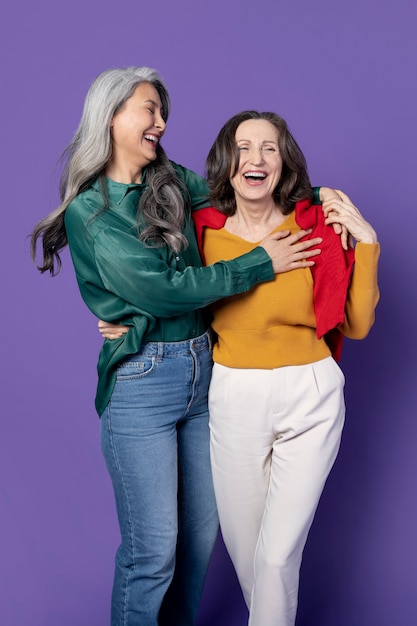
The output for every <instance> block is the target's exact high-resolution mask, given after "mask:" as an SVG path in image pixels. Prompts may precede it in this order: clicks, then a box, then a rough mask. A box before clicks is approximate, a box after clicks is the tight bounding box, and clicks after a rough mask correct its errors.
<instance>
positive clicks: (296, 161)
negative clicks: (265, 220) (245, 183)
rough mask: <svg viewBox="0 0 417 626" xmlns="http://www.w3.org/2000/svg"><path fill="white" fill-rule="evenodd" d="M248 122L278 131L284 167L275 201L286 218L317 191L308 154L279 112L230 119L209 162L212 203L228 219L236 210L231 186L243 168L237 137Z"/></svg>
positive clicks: (247, 114)
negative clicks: (265, 122) (258, 121)
mask: <svg viewBox="0 0 417 626" xmlns="http://www.w3.org/2000/svg"><path fill="white" fill-rule="evenodd" d="M247 120H266V121H267V122H270V123H271V124H272V125H273V126H275V128H276V130H277V133H278V146H279V152H280V155H281V158H282V161H283V166H282V174H281V178H280V180H279V182H278V185H277V186H276V188H275V190H274V200H275V204H277V205H278V206H280V207H281V210H282V212H283V213H284V215H288V214H289V213H291V212H292V211H293V210H294V207H295V203H296V202H297V201H299V200H303V199H305V198H312V196H313V192H312V189H311V183H310V179H309V176H308V172H307V163H306V160H305V157H304V154H303V153H302V151H301V148H300V147H299V145H298V144H297V142H296V141H295V139H294V137H293V136H292V134H291V133H290V131H289V129H288V126H287V123H286V121H285V120H284V119H283V118H282V117H280V116H279V115H277V114H276V113H270V112H264V113H260V112H258V111H242V113H238V114H237V115H234V116H233V117H232V118H230V120H228V121H227V122H226V124H225V125H224V126H223V128H222V129H221V130H220V132H219V134H218V135H217V138H216V140H215V142H214V143H213V145H212V147H211V149H210V152H209V154H208V157H207V161H206V174H207V180H208V184H209V188H210V202H211V203H212V204H213V205H214V206H216V207H217V208H218V209H219V210H220V211H222V212H223V213H225V214H226V215H228V216H230V215H233V214H234V213H235V211H236V200H235V192H234V189H233V187H232V185H231V183H230V179H231V178H233V176H235V174H236V173H237V170H238V167H239V151H238V149H237V145H236V139H235V137H236V131H237V129H238V127H239V126H240V124H242V122H246V121H247Z"/></svg>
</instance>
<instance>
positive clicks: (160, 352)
mask: <svg viewBox="0 0 417 626" xmlns="http://www.w3.org/2000/svg"><path fill="white" fill-rule="evenodd" d="M157 344H158V353H157V357H156V360H157V361H158V363H160V362H161V361H162V357H163V356H164V342H163V341H158V342H157Z"/></svg>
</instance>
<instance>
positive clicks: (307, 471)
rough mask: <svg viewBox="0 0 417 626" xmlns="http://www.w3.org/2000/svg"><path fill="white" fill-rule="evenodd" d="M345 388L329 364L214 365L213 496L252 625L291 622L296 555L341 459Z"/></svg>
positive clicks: (330, 361)
mask: <svg viewBox="0 0 417 626" xmlns="http://www.w3.org/2000/svg"><path fill="white" fill-rule="evenodd" d="M344 382H345V379H344V375H343V373H342V371H341V370H340V368H339V366H338V365H337V363H336V362H335V361H334V360H333V359H332V358H331V357H329V358H326V359H324V360H322V361H317V362H316V363H312V364H309V365H301V366H291V367H282V368H278V369H275V370H259V369H232V368H228V367H224V366H223V365H219V364H215V365H214V369H213V375H212V380H211V386H210V394H209V409H210V429H211V462H212V471H213V479H214V488H215V493H216V500H217V506H218V510H219V516H220V525H221V530H222V535H223V539H224V542H225V545H226V548H227V550H228V552H229V555H230V558H231V560H232V562H233V565H234V567H235V570H236V573H237V576H238V579H239V582H240V585H241V587H242V591H243V595H244V597H245V600H246V603H247V605H248V608H249V613H250V617H249V626H293V625H294V623H295V616H296V611H297V600H298V585H299V570H300V565H301V558H302V552H303V549H304V546H305V542H306V540H307V535H308V531H309V529H310V526H311V523H312V521H313V517H314V513H315V511H316V508H317V504H318V501H319V498H320V495H321V493H322V491H323V487H324V484H325V482H326V478H327V476H328V474H329V472H330V470H331V468H332V465H333V463H334V461H335V458H336V455H337V452H338V450H339V445H340V438H341V434H342V429H343V423H344V416H345V404H344V398H343V387H344Z"/></svg>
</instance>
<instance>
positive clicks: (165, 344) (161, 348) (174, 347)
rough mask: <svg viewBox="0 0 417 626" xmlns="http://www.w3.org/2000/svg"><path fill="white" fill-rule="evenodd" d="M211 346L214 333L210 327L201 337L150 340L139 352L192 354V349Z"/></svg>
mask: <svg viewBox="0 0 417 626" xmlns="http://www.w3.org/2000/svg"><path fill="white" fill-rule="evenodd" d="M211 348H212V333H211V330H210V329H209V330H206V332H205V333H204V334H202V335H200V336H199V337H194V338H193V339H185V340H184V341H148V342H147V343H144V344H143V345H142V346H141V348H140V350H139V352H137V354H138V355H139V354H142V355H147V356H157V357H163V356H168V355H171V356H175V355H180V354H190V351H191V350H193V351H200V350H204V349H208V350H211Z"/></svg>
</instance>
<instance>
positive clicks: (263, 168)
mask: <svg viewBox="0 0 417 626" xmlns="http://www.w3.org/2000/svg"><path fill="white" fill-rule="evenodd" d="M235 140H236V145H237V148H238V152H239V166H238V169H237V172H236V174H235V175H234V176H232V177H231V178H230V183H231V185H232V187H233V189H234V192H235V198H236V205H237V206H239V204H240V203H241V202H244V203H245V204H247V203H248V202H256V203H257V204H258V203H259V202H265V203H269V202H271V201H272V202H273V201H274V200H273V193H274V190H275V188H276V186H277V185H278V182H279V179H280V178H281V172H282V166H283V161H282V158H281V155H280V152H279V145H278V131H277V129H276V128H275V126H273V124H271V122H268V121H267V120H263V119H253V120H245V121H244V122H242V123H241V124H240V125H239V126H238V128H237V130H236V135H235ZM232 173H233V172H232Z"/></svg>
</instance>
